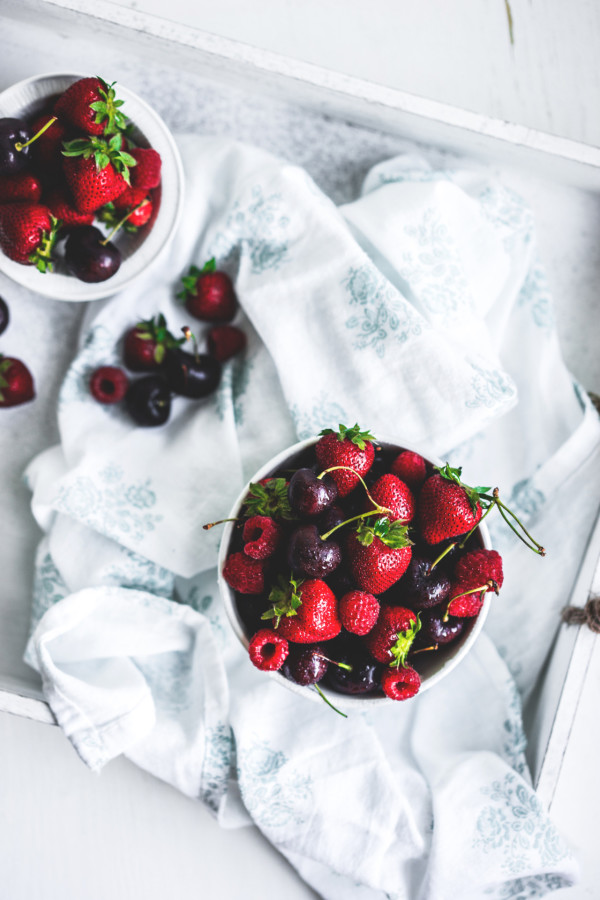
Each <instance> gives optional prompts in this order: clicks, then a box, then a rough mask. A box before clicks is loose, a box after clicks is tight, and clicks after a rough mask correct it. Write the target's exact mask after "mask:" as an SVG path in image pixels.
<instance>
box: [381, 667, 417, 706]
mask: <svg viewBox="0 0 600 900" xmlns="http://www.w3.org/2000/svg"><path fill="white" fill-rule="evenodd" d="M381 687H382V688H383V692H384V694H385V695H386V696H387V697H390V698H391V699H392V700H408V698H409V697H414V696H415V694H416V693H417V692H418V690H419V688H420V687H421V679H420V678H419V676H418V674H417V672H415V670H414V669H412V668H411V667H410V666H406V668H402V666H401V667H400V668H398V669H397V668H396V667H395V666H394V667H393V668H389V669H385V671H384V672H383V674H382V676H381Z"/></svg>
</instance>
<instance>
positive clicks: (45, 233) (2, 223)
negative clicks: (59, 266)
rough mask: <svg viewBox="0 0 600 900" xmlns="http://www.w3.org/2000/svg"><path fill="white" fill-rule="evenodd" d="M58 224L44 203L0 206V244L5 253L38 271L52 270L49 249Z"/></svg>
mask: <svg viewBox="0 0 600 900" xmlns="http://www.w3.org/2000/svg"><path fill="white" fill-rule="evenodd" d="M57 227H58V223H57V221H56V219H54V217H53V216H52V213H51V212H50V210H49V209H48V207H46V206H42V205H41V204H39V203H7V204H2V205H0V247H1V248H2V250H3V251H4V252H5V253H6V255H7V256H8V257H9V258H10V259H13V260H14V261H15V262H18V263H21V264H22V265H24V266H36V267H37V268H38V269H39V271H40V272H51V271H52V269H53V263H52V250H53V248H54V244H55V242H56V234H57Z"/></svg>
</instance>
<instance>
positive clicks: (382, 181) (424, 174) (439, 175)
mask: <svg viewBox="0 0 600 900" xmlns="http://www.w3.org/2000/svg"><path fill="white" fill-rule="evenodd" d="M451 178H452V171H451V170H449V169H447V170H444V171H442V170H440V169H424V168H422V167H417V166H410V167H406V168H403V169H390V168H389V167H387V168H386V170H385V171H384V172H378V174H377V187H383V186H384V185H386V184H403V183H404V182H407V181H408V182H410V183H412V184H424V183H427V182H430V181H451Z"/></svg>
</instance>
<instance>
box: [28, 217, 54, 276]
mask: <svg viewBox="0 0 600 900" xmlns="http://www.w3.org/2000/svg"><path fill="white" fill-rule="evenodd" d="M59 228H60V222H59V221H58V219H55V218H54V216H50V230H49V231H42V233H41V234H40V242H39V244H38V246H37V247H36V248H35V250H34V251H33V253H31V254H30V256H29V262H30V263H31V264H32V265H33V266H35V267H36V269H37V270H38V272H42V273H44V274H45V273H46V272H53V271H54V258H53V256H52V251H53V250H54V246H55V244H56V241H57V238H58V230H59Z"/></svg>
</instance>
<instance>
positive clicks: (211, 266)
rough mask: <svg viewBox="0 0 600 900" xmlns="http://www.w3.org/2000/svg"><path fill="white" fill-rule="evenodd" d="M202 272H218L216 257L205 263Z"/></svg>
mask: <svg viewBox="0 0 600 900" xmlns="http://www.w3.org/2000/svg"><path fill="white" fill-rule="evenodd" d="M202 271H203V272H216V271H217V262H216V260H215V258H214V256H213V257H212V259H209V260H208V262H205V263H204V265H203V266H202ZM198 274H201V273H200V272H199V273H198Z"/></svg>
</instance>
